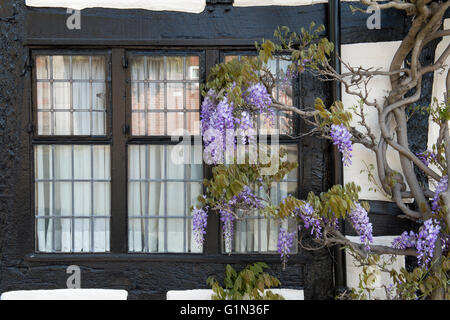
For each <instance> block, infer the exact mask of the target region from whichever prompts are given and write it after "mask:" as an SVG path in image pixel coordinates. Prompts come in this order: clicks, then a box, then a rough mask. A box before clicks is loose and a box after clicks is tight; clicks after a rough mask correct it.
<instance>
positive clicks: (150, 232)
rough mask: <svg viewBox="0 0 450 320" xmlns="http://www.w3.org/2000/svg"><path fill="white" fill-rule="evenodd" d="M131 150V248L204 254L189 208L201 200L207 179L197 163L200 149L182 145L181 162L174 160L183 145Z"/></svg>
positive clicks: (131, 250) (134, 146) (140, 250)
mask: <svg viewBox="0 0 450 320" xmlns="http://www.w3.org/2000/svg"><path fill="white" fill-rule="evenodd" d="M128 148H129V149H128V150H129V151H128V159H129V165H128V167H129V178H128V194H129V197H128V199H129V200H128V201H129V202H128V218H129V243H130V247H129V251H130V252H191V253H192V252H196V253H198V252H201V248H196V244H195V243H194V241H193V237H192V235H191V233H192V217H191V216H190V207H191V206H192V205H196V204H197V200H196V199H197V197H198V196H199V195H200V194H201V188H202V181H203V180H202V176H203V174H202V165H201V164H198V165H196V164H193V163H194V162H193V161H194V160H195V155H194V153H195V151H194V148H196V147H192V146H183V147H181V148H183V149H182V150H183V153H184V152H186V153H184V154H183V155H184V157H185V158H183V159H182V161H183V162H181V163H180V162H179V161H178V162H177V161H174V160H173V158H172V157H173V155H174V154H175V155H176V154H177V153H176V151H177V149H176V148H180V146H176V145H175V146H171V145H130V146H129V147H128ZM200 153H201V149H200ZM197 156H198V155H197ZM186 159H189V160H190V161H191V162H190V163H191V164H189V162H185V160H186ZM155 175H159V176H160V177H159V178H155ZM173 176H178V178H176V177H173ZM168 196H169V197H170V198H169V197H168Z"/></svg>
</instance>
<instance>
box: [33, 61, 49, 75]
mask: <svg viewBox="0 0 450 320" xmlns="http://www.w3.org/2000/svg"><path fill="white" fill-rule="evenodd" d="M36 78H37V79H50V57H49V56H37V57H36Z"/></svg>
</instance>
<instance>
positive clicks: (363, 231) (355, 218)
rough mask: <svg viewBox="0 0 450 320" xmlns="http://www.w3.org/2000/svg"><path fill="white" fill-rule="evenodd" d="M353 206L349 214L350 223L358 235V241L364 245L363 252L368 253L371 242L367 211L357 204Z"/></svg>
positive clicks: (370, 225) (370, 226)
mask: <svg viewBox="0 0 450 320" xmlns="http://www.w3.org/2000/svg"><path fill="white" fill-rule="evenodd" d="M354 205H355V207H354V208H353V209H352V210H351V211H350V214H349V218H350V221H351V222H352V225H353V228H355V230H356V232H357V233H358V234H359V239H360V240H361V242H362V243H364V244H365V247H364V248H365V250H366V251H370V246H369V243H372V242H373V236H372V223H370V222H369V215H368V213H367V211H366V210H365V209H364V208H363V207H362V206H361V205H360V204H359V203H357V202H354Z"/></svg>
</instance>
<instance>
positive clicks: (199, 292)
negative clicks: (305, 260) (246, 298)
mask: <svg viewBox="0 0 450 320" xmlns="http://www.w3.org/2000/svg"><path fill="white" fill-rule="evenodd" d="M270 291H272V292H273V293H275V294H279V295H281V296H283V298H284V299H285V300H304V295H303V290H295V289H270ZM212 294H213V291H212V290H211V289H194V290H171V291H167V294H166V299H167V300H211V296H212Z"/></svg>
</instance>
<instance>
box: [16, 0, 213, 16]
mask: <svg viewBox="0 0 450 320" xmlns="http://www.w3.org/2000/svg"><path fill="white" fill-rule="evenodd" d="M25 3H26V5H27V6H30V7H61V8H71V9H77V10H82V9H86V8H94V7H100V8H116V9H146V10H153V11H164V10H167V11H183V12H191V13H200V12H202V11H203V10H204V9H205V6H206V0H58V1H55V0H26V2H25Z"/></svg>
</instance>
